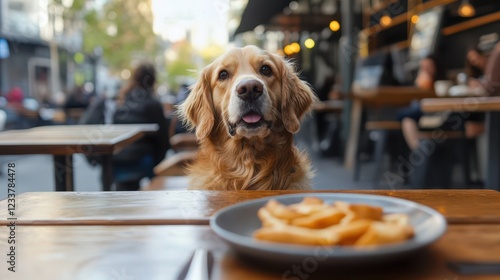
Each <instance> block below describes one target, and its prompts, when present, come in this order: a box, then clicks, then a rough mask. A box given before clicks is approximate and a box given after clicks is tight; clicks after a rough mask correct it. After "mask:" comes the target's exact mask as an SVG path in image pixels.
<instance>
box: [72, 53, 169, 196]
mask: <svg viewBox="0 0 500 280" xmlns="http://www.w3.org/2000/svg"><path fill="white" fill-rule="evenodd" d="M155 82H156V70H155V68H154V66H153V65H152V64H148V63H146V64H141V65H139V66H138V67H137V68H136V69H135V71H134V73H133V75H132V77H131V80H130V82H129V84H128V85H127V86H125V87H124V88H122V90H121V91H120V92H119V94H118V96H117V100H116V104H114V106H110V105H111V104H110V102H113V100H109V99H107V98H103V99H101V100H98V101H96V102H94V103H93V104H92V105H91V107H90V108H89V109H88V111H87V112H86V113H85V115H84V116H83V117H82V120H81V121H80V122H81V123H83V124H104V123H113V124H134V123H137V124H139V123H154V124H157V125H158V127H159V130H158V131H157V132H156V133H155V134H154V135H149V136H146V137H144V138H142V139H140V140H138V141H136V142H134V143H132V144H130V145H129V146H127V147H125V148H124V149H123V150H121V151H120V152H119V153H118V154H116V155H114V157H113V177H114V181H115V185H116V189H117V190H118V191H133V190H138V189H139V187H140V184H139V183H140V181H141V179H143V178H145V177H148V178H152V177H153V176H154V173H153V168H154V167H155V166H156V165H157V164H158V163H160V162H161V161H162V160H163V159H164V158H165V154H166V152H167V149H168V128H167V121H166V119H165V116H164V114H163V107H162V105H161V103H160V102H159V101H158V100H157V99H156V98H155V97H154V85H155ZM97 161H98V159H95V158H92V159H91V163H92V162H94V163H96V162H97Z"/></svg>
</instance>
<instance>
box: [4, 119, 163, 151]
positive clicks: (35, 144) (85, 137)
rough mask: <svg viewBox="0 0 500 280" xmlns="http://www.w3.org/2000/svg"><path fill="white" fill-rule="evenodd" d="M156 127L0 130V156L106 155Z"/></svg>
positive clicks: (75, 127) (120, 126)
mask: <svg viewBox="0 0 500 280" xmlns="http://www.w3.org/2000/svg"><path fill="white" fill-rule="evenodd" d="M156 130H158V126H157V125H156V124H137V125H135V124H134V125H53V126H41V127H35V128H30V129H20V130H8V131H3V132H0V155H14V154H51V155H68V154H74V153H91V154H109V153H116V152H118V151H119V150H121V149H122V148H123V147H126V146H127V145H129V144H130V143H133V142H135V141H137V140H138V139H140V138H141V137H143V136H144V133H151V132H153V131H156Z"/></svg>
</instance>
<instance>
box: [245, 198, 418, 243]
mask: <svg viewBox="0 0 500 280" xmlns="http://www.w3.org/2000/svg"><path fill="white" fill-rule="evenodd" d="M258 216H259V219H260V220H261V222H262V227H261V228H260V229H258V230H257V231H255V232H254V238H256V239H259V240H266V241H273V242H281V243H292V244H303V245H324V246H333V245H351V246H373V245H382V244H391V243H397V242H402V241H404V240H407V239H410V238H411V237H412V236H413V234H414V231H413V227H412V226H411V225H410V224H409V221H408V216H407V215H405V214H385V215H384V214H383V210H382V208H381V207H376V206H370V205H364V204H349V203H346V202H342V201H336V202H334V203H333V204H328V203H325V202H324V201H323V200H321V199H319V198H317V197H305V198H304V199H303V200H302V201H301V202H300V203H296V204H290V205H284V204H281V203H279V202H278V201H276V200H274V199H271V200H269V201H268V203H267V204H266V205H265V206H263V207H262V208H260V209H259V211H258Z"/></svg>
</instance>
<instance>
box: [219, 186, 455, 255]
mask: <svg viewBox="0 0 500 280" xmlns="http://www.w3.org/2000/svg"><path fill="white" fill-rule="evenodd" d="M306 196H316V197H319V198H321V199H323V200H324V201H325V202H327V203H331V202H334V201H336V200H341V201H345V202H350V203H363V204H369V205H374V206H380V207H382V208H383V209H384V213H386V214H387V213H405V214H407V215H408V216H409V218H410V223H411V225H412V226H413V227H414V230H415V236H414V237H413V238H412V239H410V240H408V241H407V242H404V243H399V244H394V245H384V246H377V247H372V248H352V247H346V246H345V247H340V246H303V245H290V244H282V243H274V242H264V241H258V240H255V239H253V238H252V234H253V232H254V231H255V230H257V229H258V228H260V226H261V223H260V220H259V219H258V217H257V211H258V209H259V208H261V207H262V206H263V205H265V204H266V203H267V201H268V200H269V199H272V198H273V199H276V200H277V201H279V202H281V203H283V204H292V203H297V202H300V201H302V199H303V198H304V197H306ZM210 226H211V228H212V229H213V230H214V232H215V233H216V234H217V235H219V236H220V237H221V238H222V239H224V240H225V241H227V242H228V243H229V244H230V246H231V247H232V248H233V249H234V250H235V251H236V252H238V253H240V254H242V255H245V256H248V257H252V258H256V259H258V260H261V261H266V262H267V261H272V262H280V263H302V262H303V261H305V260H308V258H314V260H316V261H320V263H321V264H329V265H345V264H354V263H355V264H360V263H366V262H369V263H380V262H386V261H390V260H394V259H395V258H400V257H403V256H408V255H410V254H411V253H414V252H417V251H419V250H420V249H422V248H425V247H426V246H428V245H429V244H431V243H433V242H434V241H436V240H437V239H438V238H439V237H441V236H442V235H443V234H444V232H445V231H446V220H445V219H444V217H443V216H442V215H441V214H440V213H438V212H437V211H435V210H433V209H431V208H429V207H427V206H424V205H422V204H418V203H415V202H412V201H408V200H404V199H399V198H393V197H388V196H378V195H365V194H337V193H335V194H333V193H332V194H329V193H307V194H291V195H280V196H273V197H266V198H262V199H256V200H251V201H246V202H242V203H238V204H234V205H232V206H229V207H226V208H224V209H221V210H219V211H218V212H217V213H215V214H214V215H213V216H212V218H211V220H210Z"/></svg>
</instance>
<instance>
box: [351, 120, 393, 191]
mask: <svg viewBox="0 0 500 280" xmlns="http://www.w3.org/2000/svg"><path fill="white" fill-rule="evenodd" d="M363 131H364V133H366V135H369V134H370V133H372V132H374V133H376V135H377V139H376V141H375V150H374V155H373V158H374V162H375V163H376V167H375V171H374V174H373V177H372V182H373V184H374V185H375V186H376V185H377V184H378V180H379V178H380V175H381V174H382V169H383V164H382V163H383V158H384V154H385V152H386V148H387V139H388V137H389V134H390V133H393V132H399V131H401V122H399V121H367V122H366V124H365V129H364V130H363ZM361 150H362V144H361V141H358V147H357V148H356V162H355V165H354V181H355V182H357V181H359V178H360V177H361V165H362V160H361Z"/></svg>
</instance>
